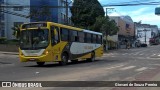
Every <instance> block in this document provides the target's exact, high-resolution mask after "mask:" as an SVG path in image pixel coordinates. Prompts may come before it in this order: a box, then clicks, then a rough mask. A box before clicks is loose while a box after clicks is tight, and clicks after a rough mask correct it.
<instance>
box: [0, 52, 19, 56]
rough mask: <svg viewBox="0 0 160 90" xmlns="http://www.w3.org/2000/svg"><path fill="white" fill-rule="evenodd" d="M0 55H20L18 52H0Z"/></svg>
mask: <svg viewBox="0 0 160 90" xmlns="http://www.w3.org/2000/svg"><path fill="white" fill-rule="evenodd" d="M0 54H9V55H18V54H19V53H18V52H4V51H0Z"/></svg>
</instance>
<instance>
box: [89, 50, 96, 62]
mask: <svg viewBox="0 0 160 90" xmlns="http://www.w3.org/2000/svg"><path fill="white" fill-rule="evenodd" d="M87 61H89V62H94V61H95V53H94V52H92V53H91V58H88V59H87Z"/></svg>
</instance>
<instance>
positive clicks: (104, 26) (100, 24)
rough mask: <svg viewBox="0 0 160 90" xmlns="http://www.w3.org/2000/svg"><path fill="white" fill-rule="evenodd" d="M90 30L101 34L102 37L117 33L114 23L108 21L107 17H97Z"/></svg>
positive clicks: (117, 29)
mask: <svg viewBox="0 0 160 90" xmlns="http://www.w3.org/2000/svg"><path fill="white" fill-rule="evenodd" d="M91 29H92V30H94V31H97V32H102V33H103V34H104V35H115V34H116V33H117V32H118V31H119V28H118V27H117V26H116V23H115V21H114V20H111V21H110V20H109V18H108V17H97V18H96V22H95V24H94V25H93V26H92V27H91Z"/></svg>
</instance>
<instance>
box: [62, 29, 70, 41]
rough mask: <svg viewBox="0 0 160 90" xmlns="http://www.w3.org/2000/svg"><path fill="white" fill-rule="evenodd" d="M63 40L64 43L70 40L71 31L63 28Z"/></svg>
mask: <svg viewBox="0 0 160 90" xmlns="http://www.w3.org/2000/svg"><path fill="white" fill-rule="evenodd" d="M61 39H62V41H68V40H69V31H68V29H65V28H61Z"/></svg>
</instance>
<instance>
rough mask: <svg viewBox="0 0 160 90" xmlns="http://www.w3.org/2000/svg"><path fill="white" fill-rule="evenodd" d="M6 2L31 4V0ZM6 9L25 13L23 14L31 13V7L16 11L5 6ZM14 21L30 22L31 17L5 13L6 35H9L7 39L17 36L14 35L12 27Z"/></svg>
mask: <svg viewBox="0 0 160 90" xmlns="http://www.w3.org/2000/svg"><path fill="white" fill-rule="evenodd" d="M5 3H7V4H10V5H25V6H26V5H29V4H30V1H29V0H5ZM5 10H7V11H10V12H14V13H19V14H23V15H28V14H29V8H24V9H23V10H22V11H14V8H5ZM14 22H30V19H27V18H24V17H20V16H15V15H12V14H6V13H5V37H7V39H13V38H15V37H14V36H13V35H12V33H13V30H12V29H11V28H12V27H13V26H14Z"/></svg>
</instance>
